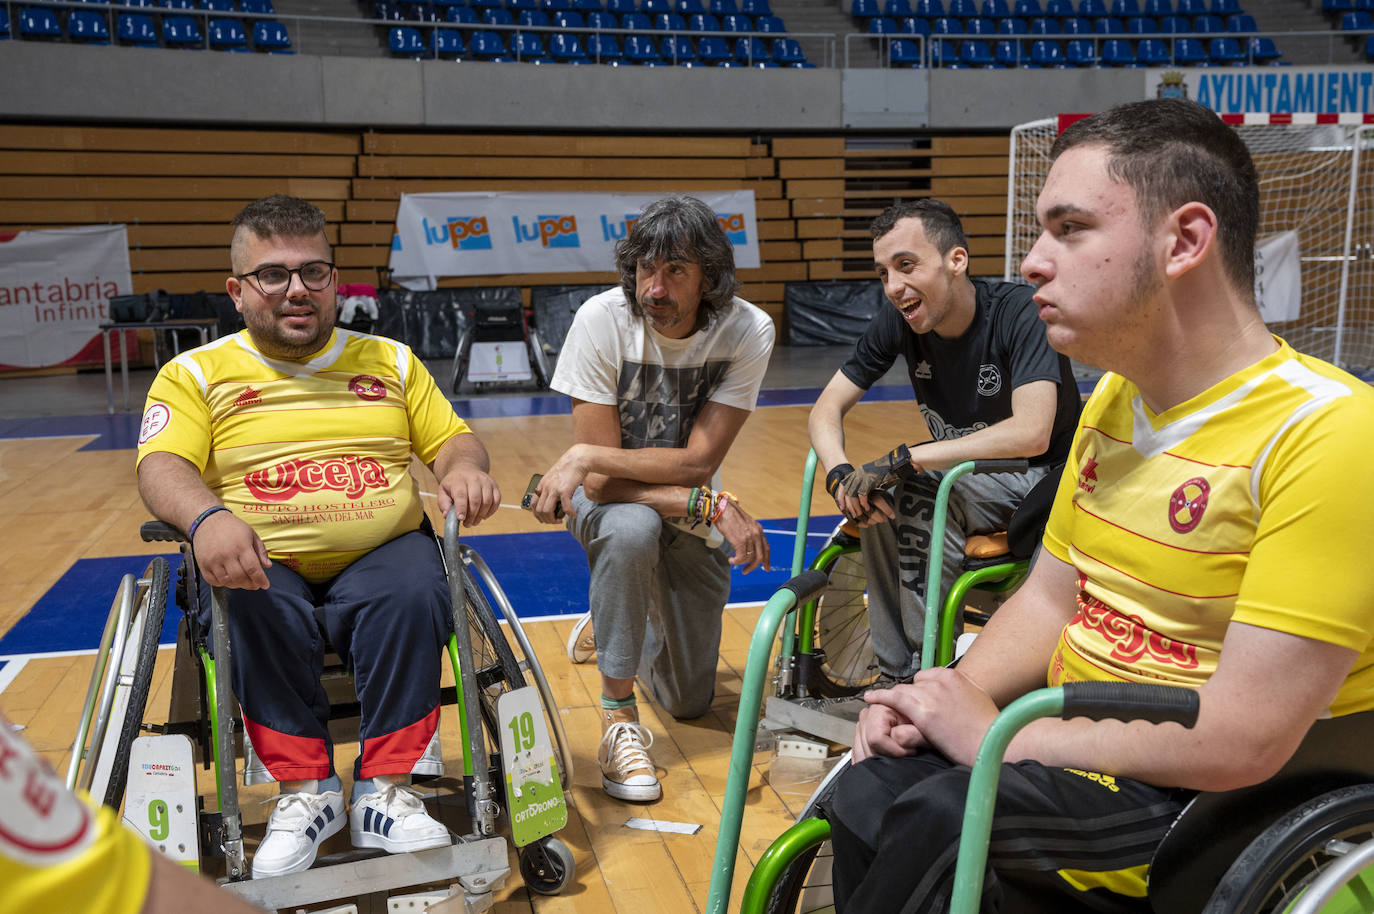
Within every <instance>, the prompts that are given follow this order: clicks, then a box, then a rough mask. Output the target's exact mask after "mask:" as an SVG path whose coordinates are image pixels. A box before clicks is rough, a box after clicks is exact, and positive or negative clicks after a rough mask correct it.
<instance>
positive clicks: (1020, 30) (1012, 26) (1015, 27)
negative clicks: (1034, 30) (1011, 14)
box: [997, 19, 1030, 35]
mask: <svg viewBox="0 0 1374 914" xmlns="http://www.w3.org/2000/svg"><path fill="white" fill-rule="evenodd" d="M997 34H999V35H1029V34H1030V26H1029V25H1027V24H1026V20H1024V19H998V20H997Z"/></svg>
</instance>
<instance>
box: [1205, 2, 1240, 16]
mask: <svg viewBox="0 0 1374 914" xmlns="http://www.w3.org/2000/svg"><path fill="white" fill-rule="evenodd" d="M1211 10H1212V15H1214V16H1221V17H1222V18H1225V17H1227V16H1234V15H1236V14H1237V13H1241V12H1244V10H1242V9H1241V8H1240V0H1212V6H1211Z"/></svg>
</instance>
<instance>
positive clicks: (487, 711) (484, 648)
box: [452, 562, 525, 746]
mask: <svg viewBox="0 0 1374 914" xmlns="http://www.w3.org/2000/svg"><path fill="white" fill-rule="evenodd" d="M452 573H453V574H457V575H459V576H460V577H461V578H462V581H463V593H464V594H465V595H466V603H467V617H468V630H469V632H470V633H471V637H472V662H473V666H474V669H475V672H476V676H477V687H478V696H477V697H478V700H479V702H480V704H481V707H482V721H483V723H485V724H486V727H487V734H488V735H489V736H490V737H491V739H492V741H493V742H494V743H495V744H496V745H497V746H500V745H501V729H500V723H499V720H498V718H497V716H496V702H497V700H498V699H499V698H500V697H501V694H502V693H503V692H510V691H514V690H515V689H519V688H524V686H525V674H524V672H523V671H522V670H521V669H520V662H519V661H518V660H516V659H515V652H514V651H512V650H511V648H510V644H509V643H508V642H507V641H506V636H505V633H504V632H502V631H501V623H500V622H498V621H497V619H496V613H495V612H494V611H493V610H492V608H491V603H489V602H488V601H487V597H486V594H485V593H483V592H482V588H481V587H480V586H479V585H478V583H477V582H476V581H475V580H473V577H472V574H471V573H470V572H469V571H468V569H467V566H466V565H465V564H463V563H461V562H460V563H459V564H458V567H457V568H456V569H453V571H452Z"/></svg>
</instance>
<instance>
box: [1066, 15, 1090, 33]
mask: <svg viewBox="0 0 1374 914" xmlns="http://www.w3.org/2000/svg"><path fill="white" fill-rule="evenodd" d="M1059 25H1060V29H1061V31H1062V32H1063V33H1064V34H1065V35H1091V34H1092V33H1093V22H1092V20H1091V19H1084V18H1083V17H1082V16H1070V17H1069V18H1067V19H1064V20H1061V21H1060V23H1059Z"/></svg>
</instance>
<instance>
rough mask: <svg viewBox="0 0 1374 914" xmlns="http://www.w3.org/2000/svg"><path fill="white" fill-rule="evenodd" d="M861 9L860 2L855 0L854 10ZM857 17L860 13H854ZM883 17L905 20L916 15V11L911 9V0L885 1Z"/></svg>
mask: <svg viewBox="0 0 1374 914" xmlns="http://www.w3.org/2000/svg"><path fill="white" fill-rule="evenodd" d="M858 8H859V0H854V9H858ZM853 15H855V16H857V15H859V14H858V13H853ZM883 15H884V16H890V17H892V18H893V19H905V18H906V17H907V16H914V15H916V11H915V10H913V9H912V8H911V0H884V3H883Z"/></svg>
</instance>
